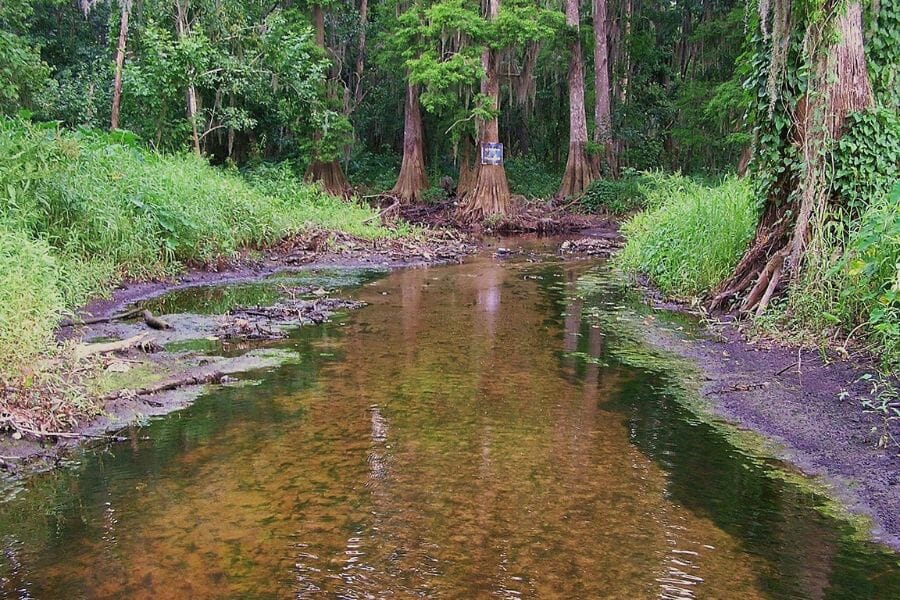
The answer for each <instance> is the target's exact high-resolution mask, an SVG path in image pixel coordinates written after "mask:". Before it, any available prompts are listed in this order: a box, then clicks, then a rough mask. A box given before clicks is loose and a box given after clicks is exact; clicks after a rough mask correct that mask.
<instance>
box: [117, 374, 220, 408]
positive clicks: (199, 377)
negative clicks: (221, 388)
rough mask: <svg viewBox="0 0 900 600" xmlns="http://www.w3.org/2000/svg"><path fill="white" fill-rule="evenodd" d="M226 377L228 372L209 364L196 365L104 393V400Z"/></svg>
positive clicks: (146, 393)
mask: <svg viewBox="0 0 900 600" xmlns="http://www.w3.org/2000/svg"><path fill="white" fill-rule="evenodd" d="M227 377H229V373H226V372H225V371H223V370H220V369H214V368H213V369H211V368H210V367H209V366H204V367H198V368H196V369H191V370H190V371H187V372H185V373H181V374H179V375H175V376H173V377H169V378H167V379H163V380H162V381H158V382H156V383H152V384H150V385H146V386H144V387H141V388H137V389H131V390H118V391H115V392H113V393H111V394H108V395H106V396H105V397H104V400H116V399H118V398H122V397H126V396H149V395H151V394H158V393H160V392H168V391H171V390H176V389H178V388H181V387H185V386H189V385H203V384H206V383H222V382H223V381H224V380H225V379H226V378H227Z"/></svg>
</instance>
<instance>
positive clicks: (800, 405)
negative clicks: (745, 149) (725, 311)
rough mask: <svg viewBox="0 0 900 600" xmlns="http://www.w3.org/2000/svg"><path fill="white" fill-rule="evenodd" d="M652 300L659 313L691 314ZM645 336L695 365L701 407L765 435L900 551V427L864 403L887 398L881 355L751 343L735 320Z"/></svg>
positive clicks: (774, 449)
mask: <svg viewBox="0 0 900 600" xmlns="http://www.w3.org/2000/svg"><path fill="white" fill-rule="evenodd" d="M649 297H650V298H651V299H650V302H651V304H653V305H654V306H655V307H656V308H658V309H660V310H666V311H672V310H674V311H678V312H685V313H686V312H689V311H688V309H687V308H686V307H685V306H683V305H677V304H674V303H671V302H666V301H660V300H659V298H658V296H655V295H654V294H650V295H649ZM697 318H699V315H697ZM649 323H650V322H648V324H649ZM644 335H645V338H646V341H647V342H648V343H650V344H652V345H653V346H655V347H658V348H660V349H662V350H664V351H667V352H671V353H673V354H675V355H678V356H681V357H684V358H686V359H688V360H689V361H690V362H691V363H692V364H694V365H696V367H697V368H698V371H699V373H700V377H701V380H700V382H699V386H698V388H699V389H698V391H699V393H700V395H701V401H702V402H701V405H702V408H703V409H704V410H707V411H708V412H709V413H711V415H713V416H714V417H716V418H720V419H723V420H724V421H726V422H728V423H731V424H733V425H735V426H737V427H738V428H739V429H743V430H747V431H750V432H753V433H754V434H758V435H761V436H763V437H764V438H765V441H766V444H765V445H766V452H767V453H769V452H770V453H772V454H773V455H774V456H775V457H776V458H778V459H780V460H783V461H785V462H786V463H788V464H792V465H795V466H797V467H798V468H799V469H800V470H801V471H802V472H803V473H804V474H805V475H808V476H810V477H815V478H818V479H819V480H820V481H822V482H823V483H824V484H825V487H826V488H827V489H828V491H829V494H830V495H831V496H832V497H834V498H836V499H837V500H838V501H839V502H840V503H841V504H842V505H844V506H845V507H846V508H847V509H848V510H849V511H850V512H851V513H853V514H857V515H862V516H863V517H865V518H866V519H867V520H869V521H870V522H871V526H872V531H871V534H872V536H873V537H874V538H875V539H877V540H878V541H880V542H882V543H885V544H886V545H888V546H890V547H892V548H893V549H895V550H900V448H898V446H897V445H896V441H895V440H897V439H900V423H898V422H897V421H896V420H886V419H885V418H884V415H883V414H881V413H879V412H877V411H873V410H871V409H867V407H866V406H865V403H870V404H878V402H879V394H881V393H884V389H883V388H882V387H881V385H883V384H879V381H880V380H879V378H878V377H879V376H878V364H877V362H876V361H875V360H874V359H857V360H854V361H850V360H842V359H841V358H840V357H836V356H824V355H823V354H822V353H821V352H819V351H817V350H814V349H803V348H798V347H795V346H789V345H785V344H781V343H779V342H777V341H774V340H771V339H758V338H749V337H748V336H747V334H746V332H745V331H743V330H742V329H741V328H740V326H739V324H736V323H734V322H713V321H704V323H703V325H702V327H701V332H700V335H684V334H683V333H681V332H678V331H676V330H673V329H672V328H669V327H660V326H653V325H650V326H648V327H646V328H645V329H644Z"/></svg>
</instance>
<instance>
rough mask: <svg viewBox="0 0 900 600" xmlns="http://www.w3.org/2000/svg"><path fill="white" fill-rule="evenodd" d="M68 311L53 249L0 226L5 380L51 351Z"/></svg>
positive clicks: (0, 338) (0, 346)
mask: <svg viewBox="0 0 900 600" xmlns="http://www.w3.org/2000/svg"><path fill="white" fill-rule="evenodd" d="M62 308H63V298H62V295H61V294H60V291H59V270H58V265H57V262H56V260H55V259H54V258H53V256H52V249H51V248H50V246H49V245H47V244H46V243H45V242H42V241H38V240H32V239H30V238H29V237H28V236H27V235H26V234H24V233H21V232H16V231H13V230H12V229H10V228H9V227H8V226H7V225H5V224H3V223H0V365H2V368H0V375H2V374H3V372H14V371H16V370H18V369H19V368H21V367H22V366H23V365H25V364H27V363H28V361H30V360H31V359H33V358H34V357H35V356H36V355H37V354H38V353H39V352H40V351H41V350H43V349H44V348H45V347H46V345H47V344H48V343H49V342H50V340H51V336H52V334H53V329H52V324H54V323H55V322H56V318H57V316H58V315H59V312H60V311H61V310H62Z"/></svg>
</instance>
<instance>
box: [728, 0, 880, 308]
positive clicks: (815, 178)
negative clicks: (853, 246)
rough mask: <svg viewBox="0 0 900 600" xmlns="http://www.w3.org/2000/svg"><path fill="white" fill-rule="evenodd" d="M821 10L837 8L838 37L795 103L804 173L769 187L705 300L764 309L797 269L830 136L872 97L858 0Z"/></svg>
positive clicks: (825, 190)
mask: <svg viewBox="0 0 900 600" xmlns="http://www.w3.org/2000/svg"><path fill="white" fill-rule="evenodd" d="M780 1H787V0H780ZM825 10H826V11H827V12H826V14H829V12H830V14H831V15H830V16H834V29H835V31H836V32H837V33H838V36H839V37H838V39H837V40H836V41H835V42H834V43H832V44H831V45H830V46H828V47H826V48H824V49H822V50H819V51H818V52H817V54H816V56H815V57H814V70H813V73H811V75H810V81H809V84H808V88H809V91H808V93H807V95H806V96H805V97H804V98H802V99H801V101H800V102H799V103H798V106H797V108H796V109H795V111H794V126H795V130H796V134H795V143H796V144H797V145H798V146H800V154H801V156H802V159H803V169H802V174H801V176H800V177H799V180H797V181H793V180H790V179H788V180H783V181H781V182H780V185H778V186H777V187H775V188H774V189H773V190H771V191H770V194H769V197H768V198H767V202H766V209H765V212H764V214H763V218H762V219H761V220H760V223H759V225H758V227H757V230H756V236H755V238H754V240H753V243H752V244H751V246H750V249H749V250H748V251H747V253H746V254H745V255H744V257H743V258H742V259H741V261H740V263H739V264H738V266H737V268H736V269H735V272H734V273H733V274H732V275H731V277H729V278H728V279H727V280H725V281H724V282H723V283H722V284H721V285H720V286H719V288H718V289H717V290H716V291H715V293H714V295H713V296H712V298H711V301H710V304H711V306H712V307H713V308H723V307H725V306H728V305H729V304H731V303H733V302H734V301H736V300H738V299H740V298H743V300H742V302H741V305H740V308H741V311H742V312H750V311H755V312H756V314H757V315H759V314H762V312H763V311H765V309H766V307H767V306H768V304H769V302H770V301H771V299H772V298H773V297H774V296H775V295H776V294H778V293H779V292H780V291H782V290H784V288H785V286H786V284H787V283H789V282H791V281H793V280H795V279H796V278H797V277H798V276H799V275H800V272H801V269H802V266H803V261H804V256H805V252H806V250H807V243H808V241H809V238H810V227H811V222H812V217H813V215H814V214H815V213H816V212H817V211H819V212H820V213H822V214H824V212H825V210H826V208H827V204H828V202H829V200H830V195H829V186H828V181H827V179H826V177H825V172H826V160H827V156H826V155H825V152H826V149H827V146H828V141H829V140H830V139H837V138H839V137H840V135H841V130H842V128H843V126H844V121H845V120H846V117H847V114H848V113H850V112H855V111H859V110H864V109H866V108H868V107H870V106H871V104H872V89H871V85H870V83H869V77H868V72H867V71H866V57H865V50H864V47H863V35H862V6H861V4H860V3H859V1H858V0H857V1H854V2H851V3H850V4H849V5H847V6H846V9H845V10H844V11H843V12H841V13H835V11H840V10H841V8H840V7H837V8H836V7H835V6H834V3H829V4H828V5H826V9H825ZM824 35H826V36H827V35H828V34H827V33H826V34H824ZM826 39H827V38H826ZM795 187H798V188H799V190H796V191H795V190H794V188H795ZM795 198H797V199H795Z"/></svg>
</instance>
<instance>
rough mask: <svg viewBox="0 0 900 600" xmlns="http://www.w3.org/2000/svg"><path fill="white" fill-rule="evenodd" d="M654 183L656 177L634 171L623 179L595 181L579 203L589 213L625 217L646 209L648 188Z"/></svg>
mask: <svg viewBox="0 0 900 600" xmlns="http://www.w3.org/2000/svg"><path fill="white" fill-rule="evenodd" d="M653 181H655V176H654V177H651V176H649V175H647V174H639V173H636V172H633V171H630V172H627V173H623V176H622V178H621V179H595V180H594V181H592V182H591V185H590V186H589V187H588V189H587V190H585V192H584V195H583V196H582V197H581V199H580V200H579V202H580V203H581V206H582V208H583V209H584V210H585V211H587V212H591V213H609V214H613V215H624V214H627V213H630V212H632V211H635V210H639V209H642V208H645V207H646V202H647V193H648V191H649V190H648V189H647V186H648V185H651V182H653Z"/></svg>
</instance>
